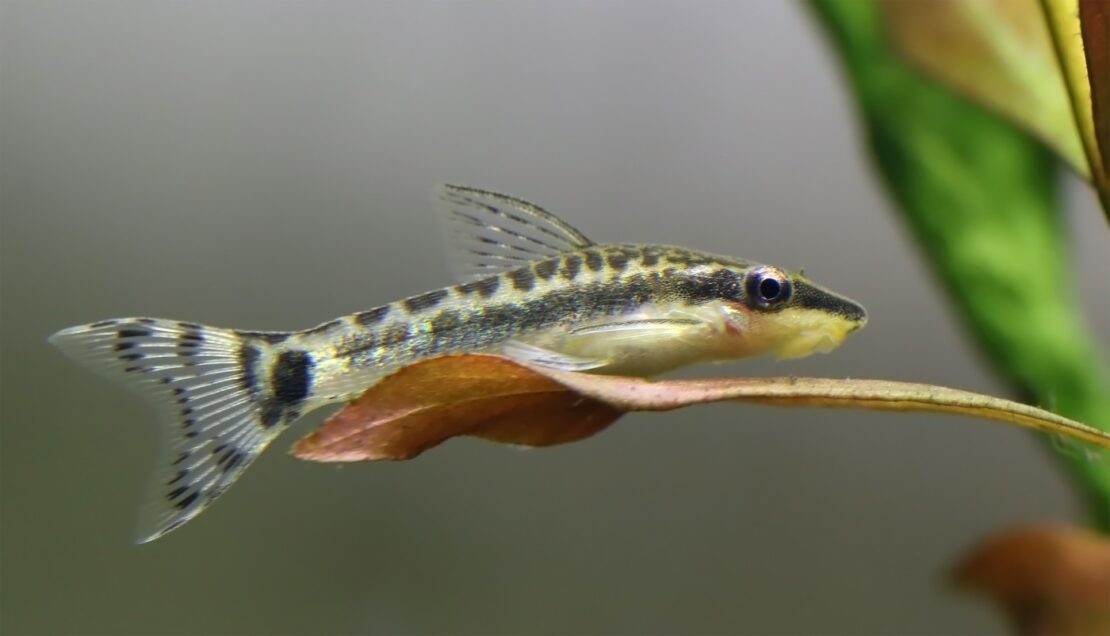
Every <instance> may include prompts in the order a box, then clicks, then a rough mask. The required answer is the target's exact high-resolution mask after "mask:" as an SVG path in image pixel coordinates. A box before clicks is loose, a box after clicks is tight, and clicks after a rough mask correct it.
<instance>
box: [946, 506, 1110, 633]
mask: <svg viewBox="0 0 1110 636" xmlns="http://www.w3.org/2000/svg"><path fill="white" fill-rule="evenodd" d="M953 578H954V579H955V581H956V582H957V583H958V584H960V585H963V586H966V587H968V588H970V589H973V590H976V591H979V592H982V593H984V594H986V595H987V596H988V597H990V598H992V599H993V600H995V601H997V602H998V603H999V604H1001V606H1002V607H1003V609H1004V610H1005V611H1006V612H1007V613H1008V614H1009V616H1010V618H1011V619H1012V620H1013V621H1014V625H1015V627H1016V630H1017V632H1018V633H1019V634H1057V635H1068V634H1074V635H1077V636H1078V635H1083V636H1097V635H1098V634H1110V540H1107V538H1106V537H1103V536H1101V535H1098V534H1095V533H1094V532H1091V531H1088V530H1082V529H1078V528H1072V527H1068V526H1062V525H1042V526H1027V527H1023V528H1018V529H1016V530H1011V531H1008V532H1004V533H1002V534H999V535H996V536H994V537H991V538H990V539H989V540H988V541H986V542H985V543H984V544H983V545H981V546H979V547H977V548H976V549H975V550H974V551H972V553H971V554H970V555H968V556H967V557H966V558H964V559H963V560H962V561H961V562H960V564H959V565H957V566H956V568H955V571H954V572H953Z"/></svg>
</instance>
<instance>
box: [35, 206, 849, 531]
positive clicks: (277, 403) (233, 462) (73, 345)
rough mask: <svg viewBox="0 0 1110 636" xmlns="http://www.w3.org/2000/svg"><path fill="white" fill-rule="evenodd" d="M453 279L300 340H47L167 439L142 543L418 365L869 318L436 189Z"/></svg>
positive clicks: (191, 333) (647, 344)
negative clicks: (299, 424) (120, 390)
mask: <svg viewBox="0 0 1110 636" xmlns="http://www.w3.org/2000/svg"><path fill="white" fill-rule="evenodd" d="M434 200H435V202H436V206H435V207H436V209H437V211H438V215H437V216H438V218H439V219H440V220H441V223H440V224H441V226H442V228H443V234H444V237H445V240H446V243H447V246H448V248H449V249H448V253H449V255H450V257H449V263H450V265H451V270H452V272H453V274H454V276H455V278H456V281H457V282H456V283H455V284H453V285H451V286H448V287H443V288H440V289H436V290H432V291H428V292H425V293H421V294H417V295H415V296H410V297H408V298H404V299H402V300H398V301H396V302H392V303H389V304H386V305H380V306H377V307H374V308H371V309H367V310H365V311H360V312H357V313H353V314H350V315H347V316H343V317H340V318H336V319H334V320H330V321H327V322H324V323H322V324H320V325H317V326H315V327H312V328H309V329H305V330H302V331H288V332H285V331H249V330H240V329H228V328H220V327H211V326H207V325H203V324H200V323H195V322H188V321H179V320H167V319H161V318H147V317H137V318H115V319H110V320H101V321H98V322H93V323H90V324H85V325H79V326H75V327H70V328H67V329H62V330H61V331H58V332H57V333H55V334H54V335H53V336H51V337H50V338H49V341H50V342H51V343H53V344H54V345H55V346H57V347H58V348H59V349H61V350H62V351H63V352H64V353H66V354H68V355H69V356H71V357H72V358H74V359H76V360H77V361H79V362H80V363H82V364H84V365H86V366H87V367H89V368H90V369H92V370H94V371H96V372H98V373H101V374H103V375H105V376H108V377H110V378H112V379H114V380H116V381H118V382H120V383H122V384H123V385H125V386H127V387H129V388H130V389H133V390H136V391H137V392H138V393H140V394H141V395H143V396H144V397H145V398H147V400H148V401H150V402H151V403H152V404H153V406H154V409H155V410H156V412H157V414H158V421H159V423H160V427H161V430H162V440H163V441H162V443H161V448H160V454H159V458H158V460H157V462H158V463H157V468H156V473H155V476H154V478H153V479H152V480H151V485H150V489H149V494H148V495H147V497H146V501H145V505H144V506H143V511H142V513H141V514H140V519H139V528H138V536H137V540H138V541H139V542H140V543H144V542H147V541H152V540H154V539H157V538H159V537H162V536H164V535H166V534H167V533H169V532H171V531H173V530H174V529H176V528H179V527H181V525H183V524H184V523H186V522H187V521H189V520H190V519H193V518H194V517H196V516H197V515H198V514H199V513H200V512H201V511H203V510H204V509H205V508H207V507H208V506H209V505H210V504H211V503H212V502H213V501H215V500H216V499H217V498H218V497H219V496H220V495H221V494H223V493H224V492H225V491H226V490H227V489H228V487H230V486H231V485H232V483H234V482H235V481H236V480H237V479H238V478H239V477H240V476H241V475H242V474H243V471H245V470H246V469H247V467H249V466H250V465H251V463H252V462H253V461H254V460H255V459H256V458H257V457H258V456H259V454H260V453H262V451H263V450H265V449H266V447H267V446H268V445H269V444H270V443H271V442H272V441H273V440H274V439H275V438H276V437H277V436H278V435H280V434H281V433H282V432H283V431H284V430H286V429H287V428H289V426H290V425H291V424H293V422H295V421H296V420H298V419H299V418H300V417H301V416H303V415H304V414H306V413H308V412H310V411H313V410H315V409H318V408H321V407H324V406H327V405H331V404H341V403H343V402H345V401H348V400H351V399H353V398H355V397H357V396H359V395H360V394H362V393H363V392H364V391H365V390H366V389H367V388H369V387H370V386H372V385H373V384H374V383H375V382H376V381H378V380H379V379H381V378H382V377H384V376H386V375H388V374H389V373H391V372H393V371H395V370H397V369H399V368H401V367H404V366H406V365H409V364H412V363H414V362H417V361H420V360H424V359H428V358H432V357H436V356H442V355H450V354H458V353H472V352H481V353H493V354H499V355H504V356H507V357H509V358H512V359H515V360H519V361H521V362H523V363H525V364H529V365H536V366H539V367H546V368H553V369H559V370H564V371H578V372H586V373H603V374H623V375H632V376H640V377H650V376H654V375H657V374H660V373H664V372H666V371H670V370H672V369H676V368H679V367H683V366H686V365H689V364H693V363H697V362H719V361H724V360H733V359H739V358H746V357H750V356H756V355H760V354H772V355H775V356H777V357H779V358H797V357H801V356H805V355H809V354H811V353H815V352H828V351H831V350H832V349H834V348H836V347H837V346H838V345H839V344H840V343H841V342H842V341H843V340H844V339H845V338H846V337H847V335H848V334H850V333H852V332H854V331H856V330H858V329H860V328H861V327H863V326H864V325H865V324H866V323H867V313H866V311H865V310H864V308H863V307H862V306H861V305H859V304H858V303H856V302H855V301H853V300H850V299H848V298H846V297H844V296H841V295H839V294H837V293H835V292H833V291H830V290H828V289H826V288H824V287H821V286H820V285H818V284H817V283H814V282H811V281H810V280H809V279H807V278H806V277H805V276H803V275H802V274H800V273H791V272H788V271H786V270H783V269H781V268H778V267H775V266H772V265H764V264H760V263H755V262H751V261H747V260H742V259H738V258H732V257H728V256H719V255H715V254H709V253H705V252H700V251H696V250H691V249H686V248H682V247H674V246H668V245H639V244H619V243H613V244H599V243H595V242H593V241H591V240H590V239H588V238H586V236H585V235H583V234H582V233H581V232H579V231H578V230H577V229H575V228H574V227H572V226H571V225H569V224H568V223H566V222H565V221H563V220H562V219H560V218H558V217H556V216H555V215H553V214H551V213H550V212H547V211H546V210H544V209H542V208H540V207H539V206H536V205H533V204H531V203H528V202H527V201H524V200H521V199H517V198H514V197H511V196H508V195H504V194H498V193H496V192H491V191H487V190H481V189H477V188H470V187H464V186H456V185H444V186H441V187H439V188H438V189H437V190H436V192H435V197H434Z"/></svg>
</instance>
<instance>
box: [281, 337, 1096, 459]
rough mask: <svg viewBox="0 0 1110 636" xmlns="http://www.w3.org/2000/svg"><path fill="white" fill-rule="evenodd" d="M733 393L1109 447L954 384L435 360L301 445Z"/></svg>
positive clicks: (603, 419) (449, 430)
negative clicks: (625, 372)
mask: <svg viewBox="0 0 1110 636" xmlns="http://www.w3.org/2000/svg"><path fill="white" fill-rule="evenodd" d="M722 400H733V401H747V402H757V403H763V404H772V405H778V406H822V407H838V408H866V409H875V410H889V411H937V412H945V413H956V414H962V415H972V416H976V417H981V418H986V419H994V420H998V421H1002V422H1005V423H1009V424H1014V425H1018V426H1024V427H1028V428H1035V429H1038V430H1042V431H1046V432H1050V433H1054V434H1059V435H1066V436H1070V437H1073V438H1076V439H1080V440H1083V441H1086V442H1091V443H1093V444H1097V445H1101V446H1104V447H1110V435H1107V434H1106V433H1103V432H1101V431H1098V430H1096V429H1093V428H1090V427H1088V426H1084V425H1082V424H1079V423H1076V422H1072V421H1071V420H1068V419H1065V418H1062V417H1060V416H1058V415H1055V414H1052V413H1048V412H1046V411H1042V410H1040V409H1037V408H1034V407H1031V406H1027V405H1024V404H1017V403H1015V402H1010V401H1007V400H1001V399H998V398H992V397H989V396H985V395H978V394H975V393H968V392H966V391H959V390H956V389H948V388H944V387H938V386H931V385H924V384H910V383H905V382H886V381H879V380H829V379H819V378H719V379H709V380H663V381H658V382H652V381H648V380H644V379H641V378H628V377H620V376H602V375H591V374H585V373H569V372H558V371H551V370H544V369H534V368H530V367H525V366H522V365H520V364H518V363H516V362H513V361H511V360H508V359H505V358H501V357H498V356H490V355H479V354H468V355H459V356H446V357H442V358H434V359H431V360H425V361H422V362H418V363H416V364H413V365H410V366H408V367H405V368H403V369H401V370H399V371H397V372H396V373H394V374H392V375H390V376H388V377H386V378H384V379H383V380H382V381H381V382H379V383H378V384H376V385H374V386H373V387H371V388H370V389H368V390H367V391H366V392H365V393H363V394H362V395H361V396H359V398H358V399H356V400H354V401H353V402H351V403H350V404H349V405H348V406H347V407H346V408H345V409H343V410H342V411H340V412H339V413H337V414H336V415H334V416H333V417H332V418H331V419H329V420H328V421H326V422H324V424H323V425H321V426H320V428H318V429H317V430H316V431H315V432H313V433H311V434H310V435H308V436H307V437H305V438H304V439H302V440H300V441H299V442H297V444H296V445H295V446H294V447H293V454H294V455H296V456H297V457H299V458H301V459H308V460H314V461H323V462H345V461H362V460H376V459H409V458H411V457H415V456H416V455H419V454H420V453H422V452H424V451H425V450H427V449H429V448H431V447H433V446H436V445H437V444H440V443H441V442H443V441H445V440H447V439H449V438H451V437H455V436H458V435H469V436H473V437H481V438H484V439H489V440H493V441H497V442H505V443H512V444H523V445H528V446H551V445H553V444H562V443H566V442H573V441H576V440H579V439H583V438H585V437H589V436H591V435H593V434H595V433H597V432H599V431H601V430H602V429H604V428H605V427H606V426H608V425H609V424H611V423H612V422H613V421H615V420H616V419H617V418H619V417H620V416H621V414H623V413H624V412H626V411H666V410H671V409H676V408H680V407H683V406H690V405H693V404H703V403H706V402H717V401H722Z"/></svg>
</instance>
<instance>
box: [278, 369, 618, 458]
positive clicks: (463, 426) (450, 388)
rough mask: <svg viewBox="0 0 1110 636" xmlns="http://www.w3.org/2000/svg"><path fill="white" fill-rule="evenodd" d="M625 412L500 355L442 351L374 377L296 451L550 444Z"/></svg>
mask: <svg viewBox="0 0 1110 636" xmlns="http://www.w3.org/2000/svg"><path fill="white" fill-rule="evenodd" d="M623 413H624V412H623V411H621V410H618V409H615V408H613V407H611V406H608V405H606V404H604V403H601V402H598V401H596V400H591V399H588V398H584V397H582V396H580V395H578V394H577V393H574V392H573V391H569V390H567V388H566V387H564V386H563V385H561V384H559V383H558V382H556V381H554V380H552V379H550V378H547V377H545V376H543V375H540V374H538V373H536V372H534V371H532V370H530V369H527V368H525V367H522V366H520V365H518V364H516V363H514V362H512V361H510V360H508V359H505V358H500V357H496V356H485V355H464V356H445V357H442V358H435V359H432V360H426V361H423V362H418V363H416V364H413V365H410V366H408V367H405V368H403V369H400V370H399V371H397V372H396V373H394V374H392V375H390V376H388V377H387V378H385V379H384V380H382V381H381V382H379V383H378V384H376V385H374V386H373V387H371V388H370V389H369V390H367V391H366V392H365V393H363V394H362V395H361V396H359V398H358V399H356V400H354V401H352V402H351V403H350V404H349V405H348V406H347V407H346V408H344V409H343V410H342V411H340V412H338V413H336V414H335V415H333V416H332V417H331V418H330V419H328V421H326V422H324V424H323V425H321V426H320V427H319V428H318V429H316V431H314V432H312V433H310V434H309V435H308V436H307V437H305V438H304V439H302V440H300V441H298V442H297V443H296V444H295V445H294V447H293V454H294V455H295V456H297V457H299V458H301V459H308V460H313V461H320V462H350V461H363V460H375V459H410V458H412V457H415V456H417V455H419V454H420V453H422V452H424V451H425V450H427V449H429V448H431V447H433V446H436V445H437V444H440V443H441V442H443V441H445V440H447V439H449V438H451V437H455V436H457V435H470V436H474V437H481V438H484V439H488V440H491V441H495V442H504V443H510V444H523V445H527V446H552V445H554V444H563V443H566V442H573V441H577V440H580V439H582V438H585V437H589V436H591V435H593V434H595V433H597V432H599V431H601V430H602V429H604V428H605V427H607V426H609V424H612V423H613V421H614V420H616V419H617V418H618V417H620V416H621V415H622V414H623Z"/></svg>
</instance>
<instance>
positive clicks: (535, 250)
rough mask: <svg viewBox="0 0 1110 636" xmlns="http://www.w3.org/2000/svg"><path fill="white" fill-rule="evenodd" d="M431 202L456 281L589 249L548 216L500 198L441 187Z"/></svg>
mask: <svg viewBox="0 0 1110 636" xmlns="http://www.w3.org/2000/svg"><path fill="white" fill-rule="evenodd" d="M435 199H436V204H437V208H438V209H439V211H440V218H441V221H442V224H443V229H444V236H445V239H446V243H447V248H448V250H447V251H448V261H449V264H450V266H451V271H452V273H453V274H454V275H455V278H456V279H457V280H459V281H460V282H466V281H469V280H473V279H475V278H479V277H482V276H490V275H492V274H497V273H499V272H503V271H506V270H510V269H514V268H516V267H520V266H522V265H525V264H528V263H531V262H534V261H539V260H543V259H546V258H551V257H554V256H557V255H559V254H562V253H563V252H568V251H574V250H580V249H583V248H585V247H589V246H590V245H593V241H591V240H590V239H588V238H586V236H585V235H583V234H582V233H581V232H579V231H578V230H576V229H575V228H574V227H572V226H571V225H569V224H568V223H566V222H565V221H563V220H562V219H560V218H558V217H556V216H555V215H554V214H551V213H550V212H548V211H546V210H544V209H543V208H540V207H539V206H536V205H533V204H531V203H528V202H527V201H523V200H521V199H516V198H514V197H510V196H507V195H504V194H497V193H495V192H488V191H485V190H478V189H476V188H467V187H463V186H455V185H444V186H441V187H440V188H439V189H437V190H436V197H435Z"/></svg>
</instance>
